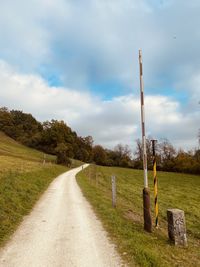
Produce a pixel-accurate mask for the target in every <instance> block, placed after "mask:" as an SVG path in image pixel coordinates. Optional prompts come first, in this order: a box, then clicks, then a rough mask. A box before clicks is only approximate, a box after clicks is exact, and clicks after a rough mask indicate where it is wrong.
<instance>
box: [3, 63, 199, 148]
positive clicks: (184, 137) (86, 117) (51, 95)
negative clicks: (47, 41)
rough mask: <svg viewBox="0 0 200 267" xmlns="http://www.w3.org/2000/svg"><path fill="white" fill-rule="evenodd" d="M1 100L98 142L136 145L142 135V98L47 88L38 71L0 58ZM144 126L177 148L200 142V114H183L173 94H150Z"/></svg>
mask: <svg viewBox="0 0 200 267" xmlns="http://www.w3.org/2000/svg"><path fill="white" fill-rule="evenodd" d="M0 84H1V87H0V104H1V106H7V107H9V108H10V109H19V110H23V111H24V112H30V113H32V114H33V115H34V116H36V118H37V119H39V120H41V121H43V120H47V119H48V120H50V119H52V118H54V119H64V120H65V121H66V122H67V124H68V125H69V126H70V127H72V129H73V130H76V131H77V132H78V134H80V135H84V136H85V135H92V136H93V137H94V139H95V142H96V143H100V144H102V145H105V146H106V147H114V146H115V145H116V144H118V143H123V144H129V145H131V147H134V141H135V139H136V138H138V137H140V100H139V98H138V97H135V96H134V95H125V96H121V97H115V98H113V99H111V100H109V101H104V100H101V99H98V98H96V97H94V96H93V95H91V94H89V93H87V92H80V91H77V90H72V89H71V88H56V87H49V86H48V85H47V83H46V82H45V81H44V80H43V79H42V78H41V77H39V76H37V75H27V74H22V73H19V72H18V71H16V70H15V69H14V68H12V67H11V66H9V65H8V64H6V63H5V62H3V61H1V62H0ZM145 105H146V130H147V134H149V135H151V136H153V137H156V138H157V139H159V138H162V137H166V138H169V139H170V140H171V141H172V143H174V144H175V145H176V146H177V147H179V146H181V147H183V148H191V147H194V146H196V145H197V140H196V139H197V138H196V135H197V131H198V124H197V123H196V122H197V120H199V119H198V118H197V114H196V113H188V114H182V113H181V109H180V105H179V103H178V102H176V101H175V100H172V99H170V98H169V97H164V96H160V95H147V96H146V98H145Z"/></svg>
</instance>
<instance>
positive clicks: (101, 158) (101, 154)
mask: <svg viewBox="0 0 200 267" xmlns="http://www.w3.org/2000/svg"><path fill="white" fill-rule="evenodd" d="M93 160H94V162H95V163H96V164H98V165H105V164H106V151H105V150H104V148H103V147H102V146H100V145H96V146H94V147H93Z"/></svg>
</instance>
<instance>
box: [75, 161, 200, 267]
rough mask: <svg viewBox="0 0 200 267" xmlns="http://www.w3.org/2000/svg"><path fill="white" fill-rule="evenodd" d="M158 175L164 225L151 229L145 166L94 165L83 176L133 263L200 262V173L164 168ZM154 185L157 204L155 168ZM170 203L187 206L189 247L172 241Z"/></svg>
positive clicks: (108, 226) (83, 183)
mask: <svg viewBox="0 0 200 267" xmlns="http://www.w3.org/2000/svg"><path fill="white" fill-rule="evenodd" d="M112 174H115V175H116V177H117V207H116V209H114V208H112V203H111V178H110V177H111V175H112ZM158 180H159V192H158V202H159V226H160V227H159V229H154V231H153V233H152V234H149V233H146V232H144V230H143V206H142V189H143V172H142V171H139V170H131V169H123V168H109V167H99V166H98V167H94V166H91V167H89V168H87V169H85V170H84V171H82V172H81V173H80V174H78V176H77V181H78V183H79V185H80V187H81V188H82V190H83V193H84V195H85V196H86V197H87V198H88V200H89V201H90V202H91V204H92V206H93V208H94V210H95V212H96V214H97V216H98V217H99V218H100V219H101V220H102V222H103V224H104V227H105V229H106V230H107V231H108V233H109V235H110V236H111V238H112V239H113V241H114V242H115V243H116V244H117V247H118V250H119V252H120V253H121V254H122V255H123V257H124V258H125V260H127V262H129V265H130V266H144V267H145V266H159V267H160V266H187V267H190V266H200V223H199V222H200V209H199V201H200V190H199V188H200V177H199V176H195V175H187V174H177V173H165V172H159V173H158ZM149 184H150V190H151V193H152V194H151V202H152V204H153V178H152V172H149ZM152 206H153V205H152ZM168 208H179V209H183V210H184V211H185V216H186V224H187V237H188V247H187V248H180V247H175V246H173V245H171V244H170V243H169V242H168V236H167V221H166V211H167V209H168ZM152 215H153V216H154V210H153V207H152ZM153 220H154V218H153Z"/></svg>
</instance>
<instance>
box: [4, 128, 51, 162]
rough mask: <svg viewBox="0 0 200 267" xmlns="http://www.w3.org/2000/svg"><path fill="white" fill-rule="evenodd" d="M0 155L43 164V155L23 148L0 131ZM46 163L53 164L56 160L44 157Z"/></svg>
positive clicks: (47, 156) (48, 156)
mask: <svg viewBox="0 0 200 267" xmlns="http://www.w3.org/2000/svg"><path fill="white" fill-rule="evenodd" d="M0 155H1V156H11V157H12V158H14V157H16V158H18V159H20V158H21V159H24V160H31V161H37V162H43V160H44V153H43V152H40V151H38V150H35V149H31V148H29V147H26V146H23V145H21V144H19V143H18V142H16V141H15V140H13V139H12V138H10V137H8V136H7V135H5V134H4V133H3V132H1V131H0ZM45 157H46V161H47V162H52V163H53V162H54V163H55V160H56V157H55V156H52V155H48V154H46V155H45Z"/></svg>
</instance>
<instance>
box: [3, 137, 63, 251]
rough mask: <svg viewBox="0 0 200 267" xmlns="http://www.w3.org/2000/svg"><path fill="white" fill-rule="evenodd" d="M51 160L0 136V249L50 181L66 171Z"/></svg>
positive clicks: (48, 156)
mask: <svg viewBox="0 0 200 267" xmlns="http://www.w3.org/2000/svg"><path fill="white" fill-rule="evenodd" d="M53 161H55V157H53V156H51V155H46V163H45V164H43V153H41V152H39V151H37V150H34V149H30V148H27V147H25V146H22V145H20V144H18V143H17V142H15V141H14V140H12V139H11V138H9V137H7V136H6V135H4V134H2V133H0V246H2V245H3V244H4V243H5V241H7V240H8V239H9V237H10V236H11V234H12V233H13V232H14V231H15V230H16V228H17V226H18V225H19V223H20V222H21V221H22V219H23V216H24V215H27V214H28V213H29V212H30V211H31V209H32V207H33V205H34V204H35V203H36V201H37V200H38V199H39V197H40V195H41V194H42V193H43V192H44V190H45V189H46V188H47V187H48V185H49V184H50V182H51V181H52V180H53V179H54V178H55V177H57V176H58V175H59V174H61V173H63V172H65V171H67V170H68V169H67V168H66V167H64V166H60V165H56V164H52V162H53Z"/></svg>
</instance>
